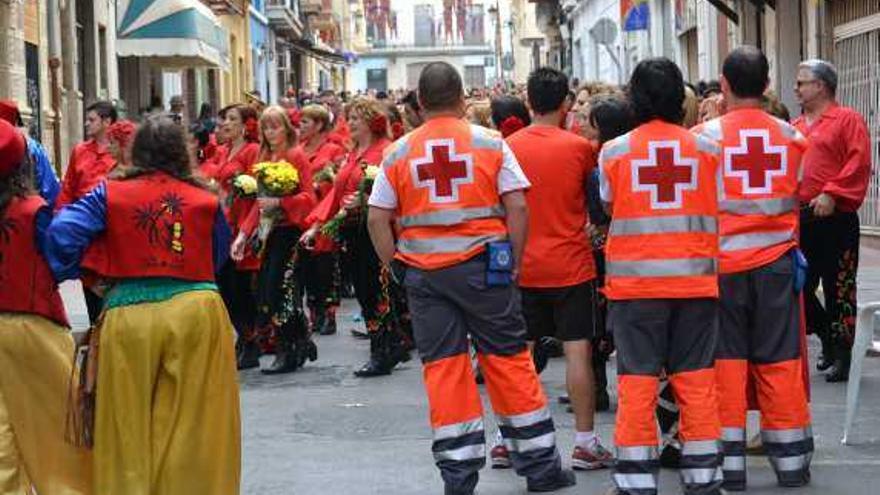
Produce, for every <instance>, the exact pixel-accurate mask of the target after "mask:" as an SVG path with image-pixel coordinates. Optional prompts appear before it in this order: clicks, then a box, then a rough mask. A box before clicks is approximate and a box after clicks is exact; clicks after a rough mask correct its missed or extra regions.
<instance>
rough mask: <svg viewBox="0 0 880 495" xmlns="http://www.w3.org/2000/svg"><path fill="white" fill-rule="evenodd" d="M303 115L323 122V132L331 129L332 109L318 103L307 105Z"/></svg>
mask: <svg viewBox="0 0 880 495" xmlns="http://www.w3.org/2000/svg"><path fill="white" fill-rule="evenodd" d="M301 116H302V117H308V118H310V119H311V120H314V121H315V122H319V123H320V124H321V132H327V131H329V130H330V110H327V108H326V107H325V106H324V105H318V104H316V103H312V104H310V105H306V106H304V107H303V109H302V113H301Z"/></svg>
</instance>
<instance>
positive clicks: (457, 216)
mask: <svg viewBox="0 0 880 495" xmlns="http://www.w3.org/2000/svg"><path fill="white" fill-rule="evenodd" d="M504 216H505V211H504V206H502V205H500V204H498V205H494V206H489V207H478V208H460V209H453V210H440V211H434V212H430V213H422V214H419V215H410V216H404V217H400V219H398V221H399V222H400V225H401V226H402V227H433V226H448V225H456V224H460V223H464V222H467V221H469V220H479V219H482V218H504Z"/></svg>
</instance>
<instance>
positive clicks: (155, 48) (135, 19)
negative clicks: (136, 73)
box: [116, 0, 229, 69]
mask: <svg viewBox="0 0 880 495" xmlns="http://www.w3.org/2000/svg"><path fill="white" fill-rule="evenodd" d="M117 7H118V8H117V14H116V16H117V41H116V48H117V52H118V55H119V56H120V57H159V58H162V59H167V60H166V62H167V63H169V64H173V65H191V66H211V67H220V68H223V69H227V68H228V67H229V43H228V35H227V32H226V29H225V28H223V26H221V25H220V22H219V21H218V20H217V17H216V16H215V15H214V13H213V12H211V9H209V8H208V7H207V6H205V5H204V4H203V3H201V2H200V1H199V0H119V2H118V4H117Z"/></svg>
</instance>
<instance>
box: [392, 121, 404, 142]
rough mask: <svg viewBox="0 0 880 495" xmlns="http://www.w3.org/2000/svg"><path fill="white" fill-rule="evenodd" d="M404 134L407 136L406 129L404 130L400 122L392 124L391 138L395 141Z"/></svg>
mask: <svg viewBox="0 0 880 495" xmlns="http://www.w3.org/2000/svg"><path fill="white" fill-rule="evenodd" d="M404 134H406V129H404V128H403V124H401V123H400V122H395V123H393V124H391V137H393V138H394V140H395V141H396V140H398V139H400V138H402V137H403V135H404Z"/></svg>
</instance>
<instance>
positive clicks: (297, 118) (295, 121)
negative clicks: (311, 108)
mask: <svg viewBox="0 0 880 495" xmlns="http://www.w3.org/2000/svg"><path fill="white" fill-rule="evenodd" d="M287 118H288V119H289V120H290V125H292V126H293V127H294V128H296V129H299V124H300V122H301V121H302V112H300V111H299V110H297V109H296V108H291V109H290V110H288V111H287Z"/></svg>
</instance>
